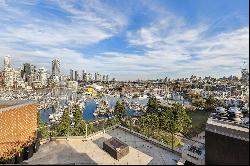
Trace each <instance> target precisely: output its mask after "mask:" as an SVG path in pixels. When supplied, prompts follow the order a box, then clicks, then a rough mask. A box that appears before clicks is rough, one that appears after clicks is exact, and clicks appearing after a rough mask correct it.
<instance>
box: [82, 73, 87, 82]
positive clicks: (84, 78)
mask: <svg viewBox="0 0 250 166" xmlns="http://www.w3.org/2000/svg"><path fill="white" fill-rule="evenodd" d="M82 80H83V81H87V73H86V72H85V70H83V71H82Z"/></svg>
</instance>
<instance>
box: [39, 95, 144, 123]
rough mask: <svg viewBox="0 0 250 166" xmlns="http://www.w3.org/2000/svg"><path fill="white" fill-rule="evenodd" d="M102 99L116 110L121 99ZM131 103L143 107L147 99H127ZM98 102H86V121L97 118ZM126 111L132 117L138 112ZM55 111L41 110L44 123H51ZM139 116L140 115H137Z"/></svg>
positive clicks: (109, 97)
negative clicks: (50, 119) (95, 113)
mask: <svg viewBox="0 0 250 166" xmlns="http://www.w3.org/2000/svg"><path fill="white" fill-rule="evenodd" d="M101 99H103V100H107V101H108V102H109V105H110V107H111V108H115V105H116V102H117V100H118V99H119V98H118V97H114V96H104V97H102V98H101ZM120 99H123V98H120ZM126 100H127V101H128V102H129V103H130V102H132V101H133V102H138V103H140V104H142V105H146V104H147V100H148V99H147V98H144V99H139V98H136V99H126ZM62 103H64V101H61V104H62ZM96 106H97V105H96V102H95V100H94V99H92V98H89V99H87V100H86V102H85V108H84V110H83V111H82V117H83V119H84V120H86V121H93V120H95V117H94V115H93V113H94V112H95V111H96ZM126 111H127V115H128V116H132V115H135V114H136V112H135V111H134V110H132V109H130V108H128V107H127V106H126ZM53 112H54V111H53V109H52V108H48V109H46V110H41V111H40V113H41V119H42V121H43V122H49V115H50V114H51V113H53ZM137 115H138V114H137Z"/></svg>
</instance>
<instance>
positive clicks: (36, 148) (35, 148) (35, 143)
mask: <svg viewBox="0 0 250 166" xmlns="http://www.w3.org/2000/svg"><path fill="white" fill-rule="evenodd" d="M39 147H40V140H39V139H36V140H35V142H34V143H33V152H34V153H36V152H37V151H38V149H39Z"/></svg>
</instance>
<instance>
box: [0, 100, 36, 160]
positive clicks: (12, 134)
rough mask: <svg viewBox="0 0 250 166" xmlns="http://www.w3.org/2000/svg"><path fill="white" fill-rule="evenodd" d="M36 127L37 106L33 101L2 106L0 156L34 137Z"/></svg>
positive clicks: (0, 113) (0, 112)
mask: <svg viewBox="0 0 250 166" xmlns="http://www.w3.org/2000/svg"><path fill="white" fill-rule="evenodd" d="M36 129H37V106H36V105H35V104H34V103H29V104H22V105H20V106H18V105H17V106H12V107H9V109H8V108H4V111H0V157H1V156H3V155H4V154H5V153H6V152H8V151H9V150H10V149H12V148H13V147H16V148H18V147H20V146H21V145H18V144H17V142H20V144H24V143H27V141H28V139H30V138H31V139H32V138H34V137H35V136H36V135H35V134H36Z"/></svg>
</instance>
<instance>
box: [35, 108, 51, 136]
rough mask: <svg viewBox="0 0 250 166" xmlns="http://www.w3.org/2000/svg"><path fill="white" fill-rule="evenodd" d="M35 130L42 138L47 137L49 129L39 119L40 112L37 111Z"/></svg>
mask: <svg viewBox="0 0 250 166" xmlns="http://www.w3.org/2000/svg"><path fill="white" fill-rule="evenodd" d="M37 130H38V132H40V133H41V135H42V138H48V137H49V131H48V127H47V125H46V124H45V123H44V122H43V121H42V120H41V115H40V112H39V111H38V112H37Z"/></svg>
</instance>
